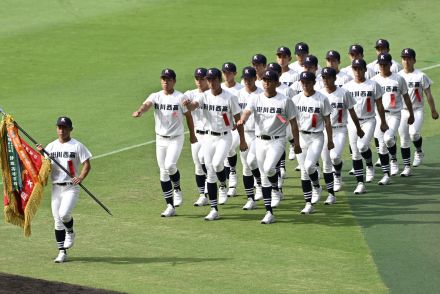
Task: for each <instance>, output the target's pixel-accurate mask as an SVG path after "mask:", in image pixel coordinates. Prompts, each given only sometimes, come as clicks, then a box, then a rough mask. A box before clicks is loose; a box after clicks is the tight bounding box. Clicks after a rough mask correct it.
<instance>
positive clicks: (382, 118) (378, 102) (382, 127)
mask: <svg viewBox="0 0 440 294" xmlns="http://www.w3.org/2000/svg"><path fill="white" fill-rule="evenodd" d="M376 108H377V113H379V117H380V130H381V131H382V132H385V131H386V130H388V129H389V128H388V124H387V122H386V120H385V109H384V108H383V104H382V97H379V98H377V99H376Z"/></svg>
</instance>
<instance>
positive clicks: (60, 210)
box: [51, 184, 79, 230]
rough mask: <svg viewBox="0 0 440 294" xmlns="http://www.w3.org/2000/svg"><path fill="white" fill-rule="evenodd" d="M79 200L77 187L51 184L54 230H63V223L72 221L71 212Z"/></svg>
mask: <svg viewBox="0 0 440 294" xmlns="http://www.w3.org/2000/svg"><path fill="white" fill-rule="evenodd" d="M78 199H79V186H78V185H66V186H60V185H56V184H53V186H52V200H51V208H52V215H53V218H54V220H55V230H65V229H66V227H65V226H64V224H63V222H64V223H67V222H69V221H70V220H71V219H72V211H73V209H74V208H75V206H76V203H77V202H78Z"/></svg>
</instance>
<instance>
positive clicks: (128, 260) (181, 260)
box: [70, 256, 228, 265]
mask: <svg viewBox="0 0 440 294" xmlns="http://www.w3.org/2000/svg"><path fill="white" fill-rule="evenodd" d="M225 260H228V258H201V257H115V256H83V257H81V256H75V257H72V258H70V261H73V262H84V263H89V262H90V263H108V264H121V265H126V264H149V263H170V264H171V265H178V264H188V263H199V262H213V261H225Z"/></svg>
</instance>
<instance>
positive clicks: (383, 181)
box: [378, 174, 391, 186]
mask: <svg viewBox="0 0 440 294" xmlns="http://www.w3.org/2000/svg"><path fill="white" fill-rule="evenodd" d="M390 182H391V178H390V176H389V175H388V174H384V175H383V177H382V179H381V180H380V181H379V182H378V184H379V185H381V186H384V185H389V184H390Z"/></svg>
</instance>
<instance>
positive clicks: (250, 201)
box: [243, 198, 257, 210]
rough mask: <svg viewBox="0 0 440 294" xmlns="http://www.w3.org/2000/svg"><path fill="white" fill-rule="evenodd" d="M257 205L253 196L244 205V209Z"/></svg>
mask: <svg viewBox="0 0 440 294" xmlns="http://www.w3.org/2000/svg"><path fill="white" fill-rule="evenodd" d="M256 207H257V202H255V201H254V200H252V198H248V201H247V202H246V204H245V205H244V206H243V210H252V209H255V208H256Z"/></svg>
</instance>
